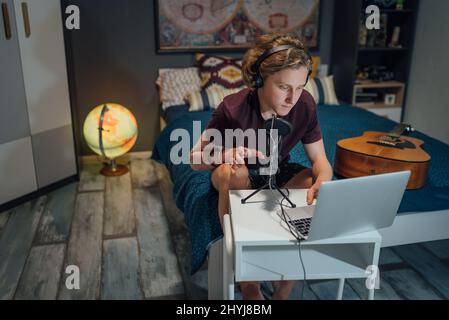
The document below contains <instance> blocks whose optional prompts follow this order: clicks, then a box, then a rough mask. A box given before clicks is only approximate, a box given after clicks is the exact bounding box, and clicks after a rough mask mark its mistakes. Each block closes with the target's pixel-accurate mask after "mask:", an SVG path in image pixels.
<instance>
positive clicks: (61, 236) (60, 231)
mask: <svg viewBox="0 0 449 320" xmlns="http://www.w3.org/2000/svg"><path fill="white" fill-rule="evenodd" d="M77 187H78V184H77V183H72V184H70V185H67V186H65V187H63V188H60V189H58V190H56V191H54V192H52V193H50V194H49V195H48V203H47V206H46V207H45V211H44V213H43V216H42V219H41V223H40V225H39V228H38V231H37V237H36V241H37V243H38V244H47V243H54V242H65V241H67V239H68V236H69V231H70V224H71V223H72V217H73V211H74V209H75V198H76V189H77Z"/></svg>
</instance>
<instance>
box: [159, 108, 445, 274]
mask: <svg viewBox="0 0 449 320" xmlns="http://www.w3.org/2000/svg"><path fill="white" fill-rule="evenodd" d="M317 110H318V118H319V122H320V126H321V129H322V133H323V139H324V143H325V148H326V154H327V156H328V159H329V161H330V163H331V164H333V162H334V155H335V146H336V142H337V141H338V140H340V139H344V138H348V137H354V136H359V135H361V134H362V133H363V131H366V130H373V131H390V130H391V129H392V128H393V127H394V125H395V124H396V123H395V122H393V121H391V120H388V119H386V118H383V117H380V116H377V115H375V114H373V113H371V112H368V111H366V110H364V109H361V108H356V107H352V106H349V105H339V106H335V105H324V104H320V105H318V107H317ZM167 111H168V112H165V113H164V118H165V121H166V123H167V125H166V127H165V128H164V129H163V130H162V132H161V134H160V136H159V138H158V139H157V141H156V143H155V146H154V148H153V154H152V158H153V159H154V160H156V161H158V162H161V163H163V164H164V165H165V166H166V167H167V169H168V172H169V173H170V178H171V180H172V182H173V200H174V201H175V203H176V206H177V207H178V208H179V209H180V210H181V211H182V212H183V213H184V215H185V221H186V224H187V227H188V229H189V231H190V236H191V241H192V243H191V245H192V259H191V262H192V265H191V272H192V273H195V272H196V271H197V270H198V269H199V268H200V267H201V266H202V264H203V263H204V261H205V259H206V257H207V255H208V253H209V254H210V252H211V250H213V247H214V244H218V243H220V246H221V245H222V243H221V242H220V239H221V238H222V236H223V232H222V230H221V226H220V223H219V220H218V214H217V204H218V193H217V192H216V191H215V189H214V188H213V187H212V185H211V182H210V172H202V171H193V170H192V169H191V168H190V166H189V165H187V164H179V165H174V164H173V163H171V162H170V161H169V160H170V159H169V153H170V149H171V147H172V146H173V145H174V144H176V143H177V141H170V134H171V132H173V130H175V129H179V128H183V129H185V130H187V131H188V132H189V133H190V134H192V123H193V121H200V122H201V128H202V129H204V128H205V126H206V125H207V123H208V121H209V119H210V117H211V115H212V111H202V112H188V106H187V105H180V106H176V108H173V109H171V110H170V109H169V110H167ZM411 136H413V137H416V138H418V139H421V140H423V141H424V142H425V144H424V146H423V148H424V149H425V151H426V152H428V153H429V154H430V155H431V157H432V160H431V164H430V169H429V173H428V178H427V183H426V185H425V186H424V187H423V188H421V189H418V190H407V191H406V192H405V194H404V197H403V199H402V202H401V205H400V207H399V210H398V216H397V218H396V219H395V222H394V224H393V226H391V227H389V228H386V229H383V230H381V234H382V237H383V240H382V241H383V242H382V246H383V247H387V246H395V245H402V244H408V243H416V242H424V241H432V240H440V239H447V238H449V228H448V226H449V145H447V144H444V143H443V142H441V141H438V140H436V139H433V138H431V137H429V136H427V135H425V134H423V133H421V132H419V131H415V132H413V133H412V134H411ZM291 159H292V161H295V162H299V163H301V164H303V165H307V166H310V163H309V161H308V159H307V157H306V155H305V153H304V150H303V147H302V145H300V144H298V145H297V146H296V147H295V148H294V149H293V150H292V152H291ZM334 178H335V177H334ZM348 201H350V199H348ZM217 246H218V245H217ZM218 252H220V251H218ZM218 256H220V253H218ZM209 263H210V262H209Z"/></svg>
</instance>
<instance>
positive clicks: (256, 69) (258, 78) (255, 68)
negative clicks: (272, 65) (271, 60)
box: [251, 45, 312, 89]
mask: <svg viewBox="0 0 449 320" xmlns="http://www.w3.org/2000/svg"><path fill="white" fill-rule="evenodd" d="M295 48H297V47H295V46H292V45H282V46H277V47H274V48H271V49H268V50H266V51H265V52H264V53H262V54H261V55H260V57H259V58H257V60H256V62H254V64H253V65H252V66H251V71H252V72H253V73H254V75H253V81H254V87H255V88H256V89H259V88H262V87H263V78H262V74H261V73H260V65H261V64H262V62H264V61H265V59H267V58H268V57H269V56H271V55H273V54H275V53H276V52H280V51H285V50H288V49H295ZM306 54H307V57H308V59H309V60H310V61H312V57H311V56H310V54H309V53H308V52H307V51H306ZM311 74H312V69H309V73H308V74H307V81H306V83H307V82H308V81H309V77H310V75H311Z"/></svg>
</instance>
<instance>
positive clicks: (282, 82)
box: [259, 67, 308, 116]
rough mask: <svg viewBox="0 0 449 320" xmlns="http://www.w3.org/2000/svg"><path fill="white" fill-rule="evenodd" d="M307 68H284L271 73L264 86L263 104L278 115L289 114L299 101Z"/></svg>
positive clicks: (261, 90) (261, 92) (261, 91)
mask: <svg viewBox="0 0 449 320" xmlns="http://www.w3.org/2000/svg"><path fill="white" fill-rule="evenodd" d="M307 73H308V71H307V68H306V67H299V68H297V69H291V68H288V69H284V70H281V71H278V72H276V73H274V74H272V75H269V76H268V77H267V78H266V79H265V81H264V85H263V87H262V88H260V89H259V99H260V103H261V105H262V106H264V107H265V108H271V109H273V110H274V111H275V112H276V113H277V115H278V116H285V115H287V114H288V113H289V112H290V110H291V109H292V108H293V107H294V106H295V104H296V103H297V102H298V100H299V97H300V96H301V93H302V91H303V89H304V86H305V85H306V81H307Z"/></svg>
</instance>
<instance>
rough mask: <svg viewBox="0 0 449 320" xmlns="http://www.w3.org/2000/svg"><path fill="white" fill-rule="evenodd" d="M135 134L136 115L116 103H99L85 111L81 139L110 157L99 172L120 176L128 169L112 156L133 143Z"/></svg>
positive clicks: (129, 147) (122, 152) (116, 155)
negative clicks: (108, 162)
mask: <svg viewBox="0 0 449 320" xmlns="http://www.w3.org/2000/svg"><path fill="white" fill-rule="evenodd" d="M137 133H138V130H137V121H136V118H135V117H134V115H133V114H132V113H131V111H129V110H128V109H126V108H125V107H124V106H122V105H120V104H116V103H105V104H101V105H99V106H96V107H95V108H94V109H92V111H90V112H89V114H88V115H87V117H86V120H85V121H84V126H83V134H84V139H85V140H86V143H87V145H88V146H89V148H90V149H91V150H92V151H94V152H95V153H96V154H98V155H100V156H103V157H104V158H107V159H109V160H111V161H110V165H107V166H105V167H103V168H102V169H101V171H100V172H101V174H102V175H104V176H121V175H124V174H125V173H127V172H128V167H127V166H124V165H118V164H117V162H116V160H115V159H116V158H117V157H119V156H121V155H124V154H125V153H127V152H128V151H129V150H130V149H131V148H132V147H133V146H134V144H135V143H136V140H137Z"/></svg>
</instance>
